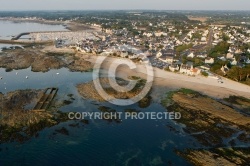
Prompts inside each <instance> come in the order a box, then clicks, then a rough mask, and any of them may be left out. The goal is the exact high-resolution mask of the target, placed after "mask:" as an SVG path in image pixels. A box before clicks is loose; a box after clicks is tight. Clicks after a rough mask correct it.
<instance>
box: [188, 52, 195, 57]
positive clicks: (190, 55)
mask: <svg viewBox="0 0 250 166" xmlns="http://www.w3.org/2000/svg"><path fill="white" fill-rule="evenodd" d="M187 57H188V58H194V57H195V55H194V53H193V52H191V53H190V54H188V56H187Z"/></svg>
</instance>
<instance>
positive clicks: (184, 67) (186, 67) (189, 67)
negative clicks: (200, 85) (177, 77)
mask: <svg viewBox="0 0 250 166" xmlns="http://www.w3.org/2000/svg"><path fill="white" fill-rule="evenodd" d="M192 69H193V65H192V64H182V65H181V67H180V73H183V74H188V75H192V72H191V70H192Z"/></svg>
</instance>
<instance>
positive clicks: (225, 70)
mask: <svg viewBox="0 0 250 166" xmlns="http://www.w3.org/2000/svg"><path fill="white" fill-rule="evenodd" d="M220 70H221V71H222V72H223V73H224V75H225V74H226V73H227V72H228V71H229V69H228V67H227V65H225V66H222V67H221V69H220Z"/></svg>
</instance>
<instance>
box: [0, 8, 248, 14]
mask: <svg viewBox="0 0 250 166" xmlns="http://www.w3.org/2000/svg"><path fill="white" fill-rule="evenodd" d="M25 11H31V12H36V11H189V12H190V11H246V12H250V9H249V10H241V9H76V10H74V9H49V10H48V9H39V10H28V9H27V10H1V11H0V13H1V12H25Z"/></svg>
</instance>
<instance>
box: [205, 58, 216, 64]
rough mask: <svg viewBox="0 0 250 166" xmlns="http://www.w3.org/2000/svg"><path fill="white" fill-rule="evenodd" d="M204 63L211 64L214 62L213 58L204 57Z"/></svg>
mask: <svg viewBox="0 0 250 166" xmlns="http://www.w3.org/2000/svg"><path fill="white" fill-rule="evenodd" d="M205 63H206V64H213V63H214V58H210V57H208V58H206V59H205Z"/></svg>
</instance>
